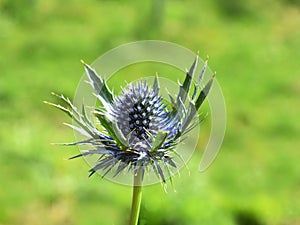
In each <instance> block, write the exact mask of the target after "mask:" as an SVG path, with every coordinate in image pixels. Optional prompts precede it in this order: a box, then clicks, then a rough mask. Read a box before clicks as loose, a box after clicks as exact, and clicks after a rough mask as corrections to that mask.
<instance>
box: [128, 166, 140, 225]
mask: <svg viewBox="0 0 300 225" xmlns="http://www.w3.org/2000/svg"><path fill="white" fill-rule="evenodd" d="M142 183H143V167H142V166H141V167H140V168H139V169H138V171H137V173H136V174H134V179H133V193H132V203H131V213H130V220H129V225H137V224H138V221H139V214H140V208H141V201H142Z"/></svg>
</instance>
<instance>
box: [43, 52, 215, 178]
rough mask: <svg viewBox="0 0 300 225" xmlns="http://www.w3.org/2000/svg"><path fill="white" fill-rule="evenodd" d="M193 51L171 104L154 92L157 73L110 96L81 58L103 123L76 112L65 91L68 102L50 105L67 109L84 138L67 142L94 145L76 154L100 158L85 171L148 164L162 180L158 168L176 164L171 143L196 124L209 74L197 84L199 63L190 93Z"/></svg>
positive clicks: (146, 166) (155, 90)
mask: <svg viewBox="0 0 300 225" xmlns="http://www.w3.org/2000/svg"><path fill="white" fill-rule="evenodd" d="M197 61H198V56H197V57H196V59H195V61H194V63H193V64H192V66H191V68H190V70H188V71H187V74H186V78H185V80H184V82H183V84H182V85H181V84H180V85H179V92H178V94H177V96H170V101H171V106H170V107H168V105H167V101H163V98H162V97H161V96H160V94H159V83H158V77H157V75H156V76H155V80H154V83H153V84H152V85H151V86H150V85H149V84H148V83H147V82H146V81H138V82H136V83H131V84H128V85H127V87H125V88H123V89H122V92H121V93H120V94H119V95H118V96H115V95H113V93H112V92H111V91H110V89H109V88H108V86H107V84H106V82H105V81H104V80H103V79H102V78H101V77H100V76H99V75H98V74H97V73H96V71H95V70H94V69H92V68H91V67H90V66H89V65H87V64H85V63H83V64H84V67H85V71H86V74H87V76H88V78H89V80H90V84H91V85H92V87H93V88H94V90H95V94H96V96H97V98H98V99H99V100H100V101H101V103H102V105H103V107H101V108H96V109H95V110H94V114H95V116H96V117H97V118H98V120H99V122H100V124H101V126H102V127H103V129H98V128H97V127H96V126H95V125H94V124H93V123H92V122H91V120H90V119H89V118H88V116H87V114H86V110H85V107H84V106H82V110H81V112H79V111H78V109H77V108H76V107H75V106H74V105H73V104H72V103H71V101H70V100H69V99H67V98H65V97H64V96H62V95H61V96H58V97H59V98H61V99H62V100H64V101H65V102H66V103H67V104H68V106H69V108H65V107H63V106H61V105H55V104H52V103H48V102H47V103H48V104H51V105H54V106H56V107H58V108H60V109H61V110H63V111H65V112H66V113H67V114H69V115H70V116H71V117H72V118H73V120H74V123H75V124H76V125H70V124H68V125H69V126H70V127H72V128H73V129H74V130H76V131H79V132H80V133H82V134H83V135H85V136H87V137H88V139H87V140H84V141H80V142H76V143H71V145H89V146H92V147H93V149H91V150H86V151H84V152H82V153H81V154H79V155H76V156H74V157H72V158H77V157H80V156H86V155H92V154H98V155H100V159H99V160H98V161H97V163H96V165H95V166H94V167H93V168H92V169H91V170H90V172H91V173H90V175H92V174H93V173H95V172H96V171H98V170H103V171H104V174H103V176H105V175H106V174H107V173H108V172H113V173H114V175H118V174H119V173H120V172H122V171H123V170H124V169H126V168H127V169H128V170H129V171H133V172H135V171H137V170H138V169H142V171H145V168H148V167H149V168H152V169H153V171H154V172H155V173H156V174H157V176H158V178H159V179H160V180H161V181H162V182H165V181H166V176H165V174H164V171H165V170H163V169H162V167H163V168H166V169H167V171H168V172H169V169H168V168H169V167H174V168H176V167H177V165H176V162H175V161H174V160H173V158H174V157H175V156H178V155H179V154H178V153H177V152H176V145H177V144H178V143H179V142H180V140H181V139H182V137H183V136H184V135H185V134H186V133H187V132H189V131H190V130H191V129H193V128H194V127H195V126H196V125H198V123H199V120H198V113H197V112H198V109H199V107H200V106H201V104H202V103H203V101H204V99H205V98H206V96H207V94H208V92H209V90H210V88H211V85H212V81H213V78H212V79H211V80H210V81H209V82H208V83H207V84H206V85H205V86H204V88H203V89H202V90H199V86H200V82H201V80H202V77H203V74H204V72H205V70H206V67H207V60H206V62H205V63H204V66H203V68H202V70H201V71H200V74H199V75H198V77H197V78H196V81H195V82H194V88H193V93H190V89H191V85H192V83H193V77H194V72H195V69H196V66H197Z"/></svg>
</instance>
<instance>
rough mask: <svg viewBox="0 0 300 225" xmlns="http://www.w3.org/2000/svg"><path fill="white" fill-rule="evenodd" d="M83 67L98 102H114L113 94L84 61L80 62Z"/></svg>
mask: <svg viewBox="0 0 300 225" xmlns="http://www.w3.org/2000/svg"><path fill="white" fill-rule="evenodd" d="M81 62H82V63H83V65H84V68H85V71H86V74H87V76H88V77H89V79H90V82H91V85H92V86H93V88H94V90H95V91H96V95H97V96H98V97H99V98H100V101H101V102H102V103H103V100H104V101H105V102H108V103H110V104H111V103H112V102H113V101H114V98H113V94H112V92H111V91H110V90H109V88H108V87H107V85H106V82H105V81H104V80H103V79H102V78H101V77H100V76H99V75H98V74H97V72H96V71H95V70H94V69H93V68H91V67H90V66H89V65H88V64H86V63H85V62H84V61H81Z"/></svg>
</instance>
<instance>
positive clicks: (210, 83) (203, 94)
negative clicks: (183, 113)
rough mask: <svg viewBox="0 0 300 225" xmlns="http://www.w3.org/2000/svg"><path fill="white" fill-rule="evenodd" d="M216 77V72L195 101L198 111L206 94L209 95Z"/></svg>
mask: <svg viewBox="0 0 300 225" xmlns="http://www.w3.org/2000/svg"><path fill="white" fill-rule="evenodd" d="M214 78H215V74H214V75H213V76H212V78H211V79H210V80H209V81H208V83H207V84H206V85H205V87H204V88H203V89H202V91H201V92H200V94H199V96H198V98H197V100H196V102H195V108H196V110H197V111H198V109H199V108H200V106H201V105H202V103H203V102H204V100H205V98H206V96H207V95H208V93H209V91H210V88H211V86H212V83H213V80H214Z"/></svg>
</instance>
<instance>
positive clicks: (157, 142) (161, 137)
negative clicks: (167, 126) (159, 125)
mask: <svg viewBox="0 0 300 225" xmlns="http://www.w3.org/2000/svg"><path fill="white" fill-rule="evenodd" d="M168 135H169V132H166V131H159V132H158V133H157V134H156V137H155V139H154V141H153V144H152V148H151V151H156V150H158V149H159V148H161V146H162V145H163V143H164V142H165V140H166V138H167V137H168Z"/></svg>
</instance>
